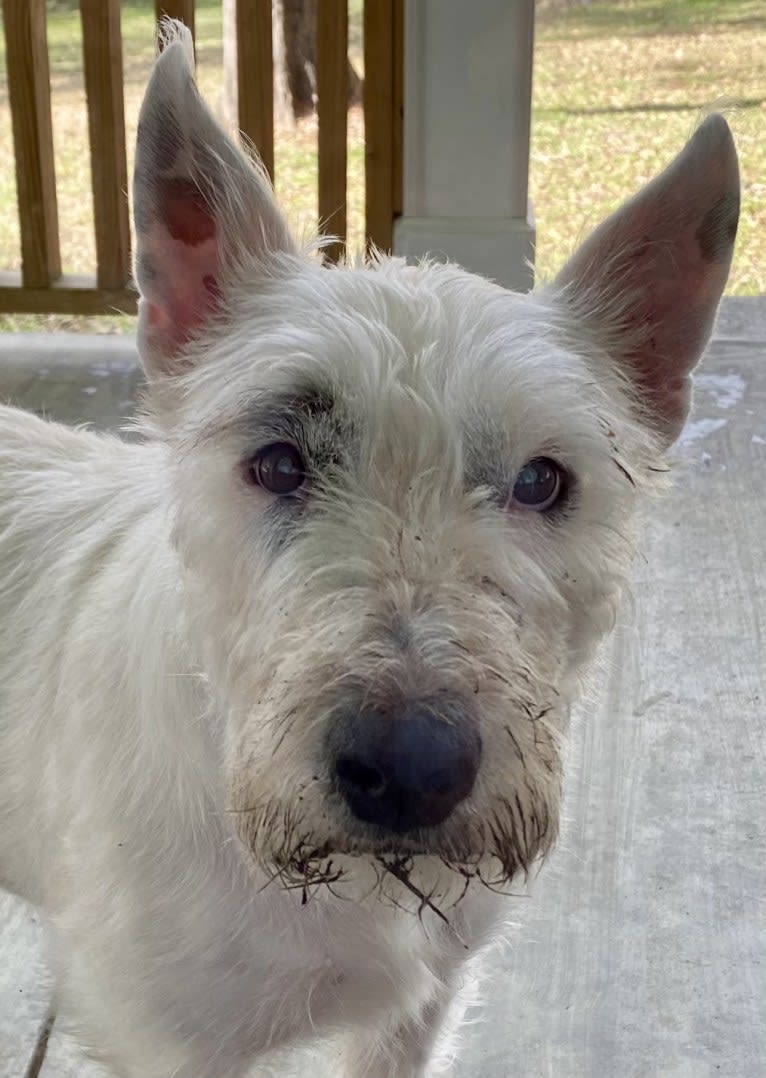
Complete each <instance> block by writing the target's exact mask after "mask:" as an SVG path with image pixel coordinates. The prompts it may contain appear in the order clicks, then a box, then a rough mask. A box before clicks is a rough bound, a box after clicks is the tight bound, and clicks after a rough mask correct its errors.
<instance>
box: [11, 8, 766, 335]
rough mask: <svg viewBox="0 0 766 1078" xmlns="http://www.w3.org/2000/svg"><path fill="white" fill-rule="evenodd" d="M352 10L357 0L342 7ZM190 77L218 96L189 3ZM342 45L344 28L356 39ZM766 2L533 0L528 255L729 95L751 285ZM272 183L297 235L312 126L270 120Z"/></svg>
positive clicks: (69, 65)
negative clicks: (538, 0)
mask: <svg viewBox="0 0 766 1078" xmlns="http://www.w3.org/2000/svg"><path fill="white" fill-rule="evenodd" d="M357 7H358V4H357ZM152 9H153V4H151V3H147V2H142V0H128V2H125V3H124V5H123V34H124V56H125V75H126V83H125V109H126V120H127V128H128V131H127V137H128V145H129V153H130V155H131V157H132V152H133V150H132V148H133V144H134V141H135V127H136V119H137V116H138V109H139V105H140V101H141V95H142V93H143V89H144V86H145V83H146V78H147V75H148V72H149V69H150V66H151V62H152V56H153V19H152ZM48 32H49V45H50V51H51V59H52V99H53V112H54V132H55V148H56V169H57V178H58V192H59V213H60V222H61V244H62V257H63V261H64V268H65V270H66V271H67V272H84V273H87V272H92V269H93V265H94V260H95V250H94V242H93V234H92V216H91V215H92V201H91V195H90V168H89V159H88V153H87V120H86V112H85V100H84V91H83V83H82V74H81V62H82V61H81V39H80V30H79V20H78V17H77V14H76V13H75V12H72V11H70V10H60V9H58V10H53V11H52V12H51V14H50V16H49V29H48ZM197 37H198V43H199V47H198V61H199V79H200V83H201V86H202V89H203V92H204V93H205V94H206V96H207V97H208V98H209V100H211V101H212V102H213V103H214V104H215V103H216V102H218V101H219V100H220V86H221V22H220V12H219V5H218V3H217V2H216V0H198V15H197ZM356 43H357V46H358V37H357V39H356ZM3 80H4V56H3V55H2V47H1V46H0V269H17V268H18V266H19V233H18V220H17V216H16V189H15V176H14V171H13V159H12V152H11V147H12V140H11V129H10V117H9V111H8V104H7V93H6V90H5V86H4V82H3ZM765 96H766V10H764V6H763V3H762V0H671V2H669V3H659V2H658V0H619V2H618V0H592V2H591V3H590V4H583V3H577V2H573V0H547V2H546V3H544V4H540V5H539V12H538V26H537V42H536V54H535V88H534V115H533V142H532V157H531V173H530V193H531V197H532V201H533V205H534V211H535V216H536V219H537V228H538V250H537V265H538V269H539V271H540V273H541V274H542V275H543V276H548V275H550V274H551V273H552V272H553V271H554V270H555V268H556V267H557V266H558V265H560V264H561V262H562V261H563V259H564V258H565V257H566V256H567V255H568V254H569V253H570V252H571V251H572V249H573V248H574V246H575V245H576V242H577V240H578V238H580V237H581V236H582V234H583V232H584V231H586V230H587V228H588V227H589V226H590V225H592V224H594V223H595V222H596V221H597V220H598V219H599V218H600V217H601V216H603V215H604V214H605V213H606V212H608V211H609V210H610V209H612V208H613V207H614V206H615V205H616V203H617V202H619V201H620V199H622V198H623V197H625V196H626V195H628V194H630V193H631V192H632V191H633V190H634V189H635V188H636V187H637V186H639V185H640V184H641V183H643V182H644V181H645V180H647V179H648V178H649V177H650V176H651V175H652V174H654V173H655V172H656V171H658V170H659V169H660V168H661V167H662V166H663V165H664V164H665V163H666V162H667V161H668V160H669V159H670V158H671V157H672V156H673V155H674V153H676V152H677V150H678V149H680V147H681V145H682V144H683V142H684V140H685V139H686V138H687V137H688V135H689V134H690V132H691V130H692V129H693V127H694V124H695V123H696V122H697V120H698V118H699V116H700V112H701V110H702V109H704V108H705V107H706V106H709V105H711V104H712V103H715V102H717V101H720V100H721V99H725V100H726V101H729V102H739V105H738V106H736V107H734V108H732V110H731V112H730V121H731V123H732V126H733V128H734V131H735V136H736V139H737V143H738V147H739V150H740V155H741V162H742V177H743V207H742V223H741V229H740V238H739V241H738V247H737V254H736V258H735V262H734V267H733V271H732V276H731V279H730V283H729V291H730V292H732V293H737V294H753V293H763V292H766V111H765ZM350 135H351V137H350V159H349V227H350V237H349V238H350V242H351V244H352V245H354V246H358V245H360V244H361V238H362V233H363V216H362V214H363V197H364V177H363V169H364V153H363V120H362V117H361V115H360V114H359V113H352V114H351V117H350ZM276 183H277V192H278V195H279V197H280V199H281V201H282V203H283V205H284V206H285V207H287V209H288V212H289V215H290V217H291V219H292V220H293V221H294V222H295V224H296V225H297V227H298V228H299V230H300V231H301V232H303V233H311V232H312V231H313V230H314V228H315V225H316V210H315V201H316V195H315V190H316V127H315V124H314V123H313V122H312V121H306V122H303V123H301V124H299V125H298V126H297V127H295V128H290V129H287V130H283V131H279V132H278V137H277V159H276ZM130 326H131V320H130V319H126V318H111V319H69V318H62V317H60V316H56V317H53V316H48V317H43V318H30V317H20V316H13V317H10V318H5V319H2V318H0V329H14V330H19V329H39V328H53V329H59V328H73V327H74V328H87V329H90V330H93V329H98V330H102V331H107V332H109V331H112V332H114V331H121V330H125V329H128V328H130Z"/></svg>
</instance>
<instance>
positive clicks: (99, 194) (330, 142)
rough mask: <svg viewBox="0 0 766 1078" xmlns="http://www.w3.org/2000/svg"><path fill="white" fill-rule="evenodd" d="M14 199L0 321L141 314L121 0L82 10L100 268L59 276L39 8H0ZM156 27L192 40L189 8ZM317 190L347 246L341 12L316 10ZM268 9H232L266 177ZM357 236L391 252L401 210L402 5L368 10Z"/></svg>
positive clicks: (263, 1)
mask: <svg viewBox="0 0 766 1078" xmlns="http://www.w3.org/2000/svg"><path fill="white" fill-rule="evenodd" d="M2 5H3V21H4V28H5V38H6V56H7V73H8V91H9V103H10V109H11V118H12V122H13V141H14V154H15V164H16V178H17V190H18V208H19V224H20V235H21V273H20V274H19V273H10V272H2V270H1V269H0V312H24V313H29V312H57V313H65V314H69V313H71V314H104V313H114V312H115V311H121V312H125V313H132V312H134V311H135V309H136V293H135V291H134V290H133V288H132V286H131V254H130V227H129V218H128V204H127V198H126V191H127V186H128V175H127V172H128V170H127V153H126V145H125V110H124V93H123V67H122V39H121V32H120V3H119V0H80V16H81V22H82V37H83V69H84V77H85V92H86V98H87V107H88V130H89V140H90V160H91V175H92V185H93V227H94V232H95V241H96V267H95V271H94V273H93V274H92V275H91V276H73V275H62V272H61V255H60V250H59V227H58V211H57V198H56V178H55V169H54V156H53V131H52V122H51V102H50V73H49V61H48V48H47V38H46V13H45V0H2ZM155 9H156V15H157V18H158V19H159V18H161V17H162V16H163V15H170V16H172V17H174V18H180V19H182V20H183V21H184V22H185V23H186V25H187V26H189V27H190V28H191V29H192V32H193V31H194V0H157V2H156V5H155ZM317 12H318V14H317V38H316V66H317V97H318V158H319V160H318V177H319V178H318V191H317V211H318V219H319V222H320V224H321V226H322V227H323V228H324V230H325V231H326V232H327V233H331V234H332V235H335V236H338V237H339V240H340V242H339V243H338V244H335V245H333V247H332V248H330V249H329V251H328V255H329V257H331V258H337V257H338V256H339V255H340V253H341V251H342V249H343V242H344V241H345V238H346V211H345V206H346V162H347V143H348V132H347V100H348V98H347V78H348V66H347V50H348V8H347V3H346V0H319V2H318V5H317ZM271 18H272V8H271V0H237V2H236V33H237V112H238V123H239V127H240V130H241V131H242V132H243V133H244V134H245V135H246V136H247V137H248V138H249V139H250V140H251V141H252V142H253V143H254V145H255V146H256V147H257V148H258V152H259V153H260V155H261V158H262V159H263V162H264V164H265V166H266V168H267V169H268V171H269V173H270V175H272V176H273V174H274V105H273V82H274V74H273V56H272V26H271ZM363 36H364V66H365V81H364V121H365V235H366V239H367V242H368V243H371V244H375V245H376V246H377V247H380V248H382V249H384V250H386V249H390V247H391V231H392V224H393V219H394V217H395V216H396V214H397V213H399V212H401V188H402V181H401V153H402V149H401V148H402V138H401V111H402V109H401V103H402V97H401V78H402V74H401V73H402V0H365V3H364V35H363Z"/></svg>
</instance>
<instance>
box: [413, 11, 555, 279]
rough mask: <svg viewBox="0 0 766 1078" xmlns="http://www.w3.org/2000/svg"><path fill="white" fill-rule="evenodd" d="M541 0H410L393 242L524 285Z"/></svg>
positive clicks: (529, 246)
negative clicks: (398, 212)
mask: <svg viewBox="0 0 766 1078" xmlns="http://www.w3.org/2000/svg"><path fill="white" fill-rule="evenodd" d="M533 40H534V0H473V2H472V3H467V2H466V0H404V192H403V194H404V205H403V209H404V214H403V216H402V217H400V218H398V219H397V220H396V221H395V222H394V252H395V253H396V254H402V255H407V256H419V255H423V254H432V255H434V256H436V257H446V258H448V259H450V260H451V261H455V262H459V263H460V264H461V265H463V266H465V267H466V269H470V270H473V271H474V272H476V273H481V274H484V275H485V276H487V277H491V278H493V279H494V280H496V281H498V282H499V283H500V284H503V285H505V286H506V287H508V288H516V289H522V290H526V289H528V288H529V287H530V286H531V284H532V273H531V271H530V270H529V268H528V267H527V266H526V265H525V260H526V259H529V260H530V261H532V258H533V254H534V239H535V230H534V223H533V220H532V215H531V210H530V208H529V204H528V199H527V178H528V171H529V127H530V109H531V94H532V48H533Z"/></svg>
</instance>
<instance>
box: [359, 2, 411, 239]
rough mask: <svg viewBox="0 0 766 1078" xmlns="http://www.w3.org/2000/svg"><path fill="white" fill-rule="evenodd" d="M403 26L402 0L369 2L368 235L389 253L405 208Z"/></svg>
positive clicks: (366, 13) (366, 27) (366, 108)
mask: <svg viewBox="0 0 766 1078" xmlns="http://www.w3.org/2000/svg"><path fill="white" fill-rule="evenodd" d="M401 26H402V13H401V3H400V2H399V0H365V4H364V131H365V136H364V137H365V187H366V195H365V203H366V232H367V242H368V244H374V245H375V246H376V247H380V248H381V249H382V250H384V251H389V250H390V249H391V241H392V233H393V219H394V214H395V212H397V211H398V210H399V209H400V207H401V133H399V134H398V135H397V124H398V123H400V120H398V119H397V113H398V112H400V110H401V89H397V79H398V80H399V82H400V81H401V70H402V66H401V50H402V35H401ZM397 145H398V147H399V150H398V151H397ZM397 152H398V161H397Z"/></svg>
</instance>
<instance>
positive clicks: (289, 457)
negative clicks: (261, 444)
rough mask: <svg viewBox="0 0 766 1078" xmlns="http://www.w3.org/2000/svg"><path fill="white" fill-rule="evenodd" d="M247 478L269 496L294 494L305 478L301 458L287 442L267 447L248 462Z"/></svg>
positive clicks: (304, 468) (304, 469)
mask: <svg viewBox="0 0 766 1078" xmlns="http://www.w3.org/2000/svg"><path fill="white" fill-rule="evenodd" d="M248 478H249V479H250V481H251V482H252V483H255V484H256V485H257V486H259V487H262V488H263V490H267V491H268V492H269V494H279V495H283V496H284V495H287V494H294V493H295V491H296V490H297V489H298V488H299V487H300V486H302V484H303V481H304V480H305V478H306V467H305V465H304V463H303V457H302V456H301V455H300V453H299V452H298V450H297V449H296V448H295V446H294V445H290V444H289V442H276V443H274V444H273V445H267V446H266V447H265V448H264V449H261V451H260V452H259V453H256V455H255V456H254V457H253V458H252V459H251V460H250V462H249V464H248Z"/></svg>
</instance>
